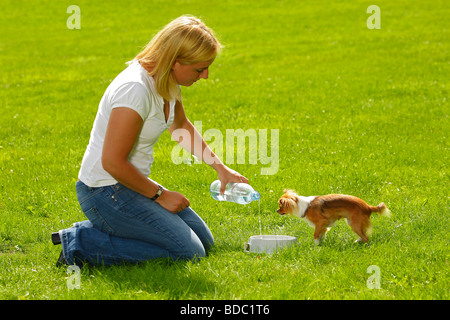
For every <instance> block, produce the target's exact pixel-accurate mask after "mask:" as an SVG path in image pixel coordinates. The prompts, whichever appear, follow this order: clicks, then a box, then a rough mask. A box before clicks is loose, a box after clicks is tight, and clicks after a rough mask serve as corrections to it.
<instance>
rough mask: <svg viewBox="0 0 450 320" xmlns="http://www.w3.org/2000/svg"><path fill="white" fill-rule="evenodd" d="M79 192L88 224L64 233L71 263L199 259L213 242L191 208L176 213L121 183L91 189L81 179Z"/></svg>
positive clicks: (63, 244)
mask: <svg viewBox="0 0 450 320" xmlns="http://www.w3.org/2000/svg"><path fill="white" fill-rule="evenodd" d="M76 190H77V197H78V202H79V203H80V206H81V209H82V210H83V212H84V214H85V215H86V217H87V218H88V219H89V220H86V221H82V222H77V223H75V224H74V225H73V227H71V228H68V229H64V230H61V232H60V234H61V242H62V247H63V256H64V259H65V260H66V262H67V263H68V264H78V265H80V264H81V263H82V262H89V263H90V264H93V265H113V264H121V263H124V262H126V263H138V262H142V261H146V260H150V259H155V258H166V257H169V258H172V259H174V260H179V259H189V260H194V259H198V258H201V257H204V256H205V255H206V252H207V251H208V249H210V248H211V247H212V246H213V244H214V239H213V236H212V234H211V231H210V230H209V228H208V226H207V225H206V223H205V222H204V221H203V220H202V219H201V218H200V216H198V215H197V213H195V211H194V210H192V209H191V208H190V207H188V208H186V209H184V210H183V211H181V212H179V213H177V214H173V213H171V212H169V211H167V210H166V209H164V208H163V207H161V206H160V205H159V204H158V203H157V202H155V201H152V200H151V199H149V198H147V197H145V196H143V195H141V194H139V193H137V192H134V191H132V190H130V189H128V188H127V187H125V186H124V185H122V184H120V183H117V184H115V185H112V186H106V187H98V188H91V187H88V186H87V185H85V184H84V183H83V182H81V181H78V182H77V183H76Z"/></svg>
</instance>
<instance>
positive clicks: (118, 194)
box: [111, 183, 139, 207]
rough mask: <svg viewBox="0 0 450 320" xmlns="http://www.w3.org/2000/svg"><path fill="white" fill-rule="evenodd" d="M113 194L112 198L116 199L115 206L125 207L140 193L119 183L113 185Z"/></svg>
mask: <svg viewBox="0 0 450 320" xmlns="http://www.w3.org/2000/svg"><path fill="white" fill-rule="evenodd" d="M112 189H113V194H112V195H111V198H112V199H113V201H114V204H115V206H117V207H123V206H125V205H126V204H128V203H129V202H130V201H132V200H133V199H134V198H136V197H137V196H138V195H139V194H138V193H137V192H135V191H133V190H130V189H128V188H127V187H125V186H124V185H122V184H120V183H117V184H115V185H114V186H112Z"/></svg>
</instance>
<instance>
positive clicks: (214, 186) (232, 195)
mask: <svg viewBox="0 0 450 320" xmlns="http://www.w3.org/2000/svg"><path fill="white" fill-rule="evenodd" d="M220 185H221V184H220V181H219V180H216V181H214V182H213V183H211V186H210V187H209V192H210V193H211V196H212V197H213V198H214V199H216V200H218V201H230V202H235V203H240V204H248V203H250V202H252V201H254V200H259V198H260V194H259V192H257V191H255V190H254V189H253V188H252V187H251V186H250V185H249V184H247V183H234V182H230V183H228V184H227V186H226V188H225V192H224V194H223V195H222V194H220Z"/></svg>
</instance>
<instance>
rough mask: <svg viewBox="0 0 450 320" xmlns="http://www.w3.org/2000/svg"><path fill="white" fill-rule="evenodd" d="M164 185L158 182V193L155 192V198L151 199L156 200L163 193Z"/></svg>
mask: <svg viewBox="0 0 450 320" xmlns="http://www.w3.org/2000/svg"><path fill="white" fill-rule="evenodd" d="M163 190H164V189H163V187H161V186H160V185H159V184H158V191H156V194H155V196H154V197H153V198H150V199H151V200H153V201H155V200H156V199H158V198H159V196H160V195H161V194H162V193H163Z"/></svg>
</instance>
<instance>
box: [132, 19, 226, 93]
mask: <svg viewBox="0 0 450 320" xmlns="http://www.w3.org/2000/svg"><path fill="white" fill-rule="evenodd" d="M221 48H222V45H221V44H220V43H219V41H218V40H217V39H216V37H215V35H214V33H213V31H212V30H211V29H209V28H208V27H207V26H206V25H205V24H204V23H203V22H202V21H201V20H200V19H198V18H196V17H193V16H189V15H183V16H181V17H179V18H177V19H175V20H173V21H172V22H170V23H169V24H168V25H166V26H165V27H164V28H163V29H162V30H161V31H159V32H158V34H156V35H155V36H154V37H153V39H152V40H151V41H150V42H149V43H148V44H147V46H146V47H145V48H144V50H142V52H140V53H139V54H138V55H137V56H136V57H135V60H137V61H139V63H140V64H141V66H142V67H144V68H145V69H146V70H147V71H148V72H149V74H150V76H152V77H153V79H154V80H155V87H156V90H157V91H158V93H159V95H161V97H163V98H164V99H166V100H168V101H171V100H173V99H177V100H179V101H181V91H180V88H179V86H178V83H177V82H176V80H175V78H174V76H173V74H172V66H173V65H174V63H175V62H176V61H177V60H178V62H179V63H181V64H184V65H190V64H195V63H199V62H204V61H209V60H213V59H214V58H215V57H216V56H217V54H218V53H219V52H220V50H221Z"/></svg>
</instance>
